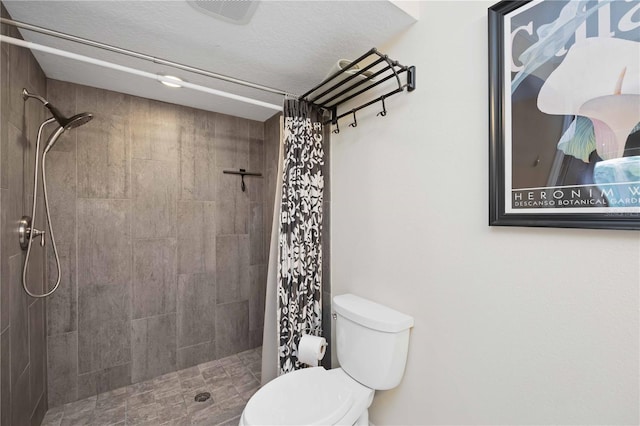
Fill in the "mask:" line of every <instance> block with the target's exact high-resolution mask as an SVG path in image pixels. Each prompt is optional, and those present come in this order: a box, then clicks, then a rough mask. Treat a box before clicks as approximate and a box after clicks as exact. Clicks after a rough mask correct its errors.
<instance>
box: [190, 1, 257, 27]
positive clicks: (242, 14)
mask: <svg viewBox="0 0 640 426" xmlns="http://www.w3.org/2000/svg"><path fill="white" fill-rule="evenodd" d="M187 3H189V5H190V6H191V7H193V8H194V9H195V10H197V11H198V12H201V13H205V14H207V15H209V16H213V17H214V18H218V19H221V20H223V21H227V22H231V23H232V24H238V25H242V24H247V23H249V21H250V20H251V18H252V17H253V14H254V13H255V11H256V8H257V7H258V3H259V2H258V0H187Z"/></svg>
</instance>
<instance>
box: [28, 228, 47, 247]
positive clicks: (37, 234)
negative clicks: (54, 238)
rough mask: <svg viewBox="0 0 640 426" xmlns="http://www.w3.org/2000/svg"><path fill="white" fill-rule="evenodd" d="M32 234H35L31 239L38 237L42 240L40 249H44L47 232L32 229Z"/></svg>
mask: <svg viewBox="0 0 640 426" xmlns="http://www.w3.org/2000/svg"><path fill="white" fill-rule="evenodd" d="M31 233H32V234H33V237H31V238H36V237H41V238H40V247H44V243H45V235H46V234H47V232H46V231H40V230H38V229H36V228H32V229H31Z"/></svg>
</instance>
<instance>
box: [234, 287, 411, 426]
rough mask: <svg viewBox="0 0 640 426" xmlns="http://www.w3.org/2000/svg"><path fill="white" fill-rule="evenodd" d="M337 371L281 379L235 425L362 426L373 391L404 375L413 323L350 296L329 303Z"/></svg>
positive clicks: (395, 383)
mask: <svg viewBox="0 0 640 426" xmlns="http://www.w3.org/2000/svg"><path fill="white" fill-rule="evenodd" d="M333 311H334V312H335V318H336V327H335V333H336V351H337V355H338V361H339V362H340V366H341V367H340V368H335V369H331V370H325V369H324V368H322V367H310V368H303V369H300V370H296V371H293V372H291V373H288V374H284V375H282V376H280V377H278V378H276V379H274V380H272V381H271V382H269V383H267V384H266V385H265V386H263V387H262V388H261V389H260V390H259V391H258V392H256V393H255V394H254V395H253V396H252V397H251V399H250V400H249V402H247V405H246V407H245V409H244V411H243V412H242V416H241V418H240V425H241V426H258V425H261V426H262V425H281V426H288V425H291V426H293V425H298V426H299V425H345V426H353V425H357V426H368V425H369V411H368V410H369V406H370V405H371V402H372V401H373V394H374V392H375V391H376V390H386V389H392V388H394V387H396V386H398V384H399V383H400V381H401V379H402V376H403V374H404V370H405V365H406V362H407V352H408V348H409V329H410V328H411V327H413V318H412V317H410V316H409V315H405V314H403V313H400V312H398V311H395V310H393V309H391V308H388V307H386V306H383V305H380V304H378V303H375V302H372V301H370V300H367V299H363V298H361V297H358V296H355V295H353V294H343V295H340V296H336V297H334V298H333Z"/></svg>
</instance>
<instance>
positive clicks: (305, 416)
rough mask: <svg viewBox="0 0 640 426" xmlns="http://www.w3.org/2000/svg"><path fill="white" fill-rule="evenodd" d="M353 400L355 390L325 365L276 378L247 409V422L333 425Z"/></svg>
mask: <svg viewBox="0 0 640 426" xmlns="http://www.w3.org/2000/svg"><path fill="white" fill-rule="evenodd" d="M352 403H353V394H352V391H351V390H350V389H348V388H346V387H345V385H344V383H341V381H340V380H339V379H337V377H336V375H332V374H327V370H325V369H324V368H322V367H313V368H305V369H302V370H297V371H294V372H292V373H288V374H285V375H283V376H280V377H278V378H277V379H275V380H272V381H271V382H269V383H268V384H266V385H265V386H264V387H263V388H262V389H260V390H259V391H258V392H256V394H255V395H253V397H252V398H251V399H250V400H249V402H248V403H247V406H246V407H245V409H244V414H243V416H244V420H245V424H246V425H282V426H285V425H332V424H334V423H335V422H337V421H338V420H340V419H341V418H342V417H344V415H345V414H346V413H347V411H348V410H349V408H350V407H351V405H352Z"/></svg>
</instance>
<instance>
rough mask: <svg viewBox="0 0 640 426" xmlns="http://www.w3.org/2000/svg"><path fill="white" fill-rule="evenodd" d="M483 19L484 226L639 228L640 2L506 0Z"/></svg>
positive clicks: (608, 0)
mask: <svg viewBox="0 0 640 426" xmlns="http://www.w3.org/2000/svg"><path fill="white" fill-rule="evenodd" d="M489 21H490V22H489V23H490V55H491V58H490V78H491V81H490V85H491V94H492V96H491V102H492V105H491V106H492V108H491V110H490V114H491V122H490V126H491V132H490V136H491V138H492V140H491V161H492V163H491V165H490V166H491V191H490V192H491V211H490V216H491V217H490V224H492V225H523V226H568V227H596V228H598V227H600V228H621V229H640V1H610V0H600V1H597V0H593V1H591V0H569V1H557V0H537V1H529V2H526V1H522V2H501V3H498V4H496V5H495V6H493V7H492V8H490V10H489ZM499 47H502V48H503V50H502V51H500V50H499Z"/></svg>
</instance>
